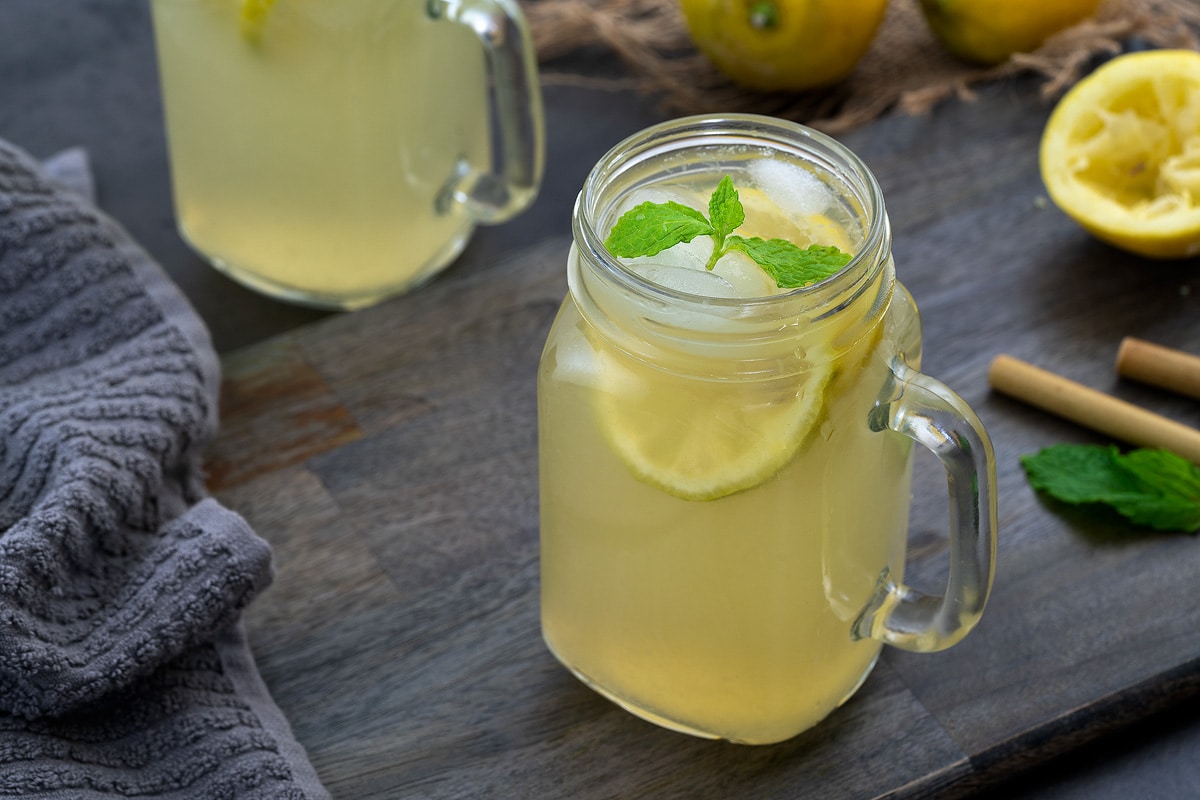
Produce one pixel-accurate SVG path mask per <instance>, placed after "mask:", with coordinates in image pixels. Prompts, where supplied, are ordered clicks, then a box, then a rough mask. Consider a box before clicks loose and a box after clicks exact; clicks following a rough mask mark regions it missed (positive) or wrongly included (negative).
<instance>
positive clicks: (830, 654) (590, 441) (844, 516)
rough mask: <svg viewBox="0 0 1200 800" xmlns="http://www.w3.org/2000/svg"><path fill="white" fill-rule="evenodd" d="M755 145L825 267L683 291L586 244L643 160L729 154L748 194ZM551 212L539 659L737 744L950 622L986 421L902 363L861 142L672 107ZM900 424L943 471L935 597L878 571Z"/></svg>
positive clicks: (885, 240) (672, 721)
mask: <svg viewBox="0 0 1200 800" xmlns="http://www.w3.org/2000/svg"><path fill="white" fill-rule="evenodd" d="M764 160H767V161H774V162H787V164H789V165H791V166H789V167H788V169H791V168H792V167H795V168H796V169H799V170H803V171H804V174H801V173H797V172H794V171H793V172H792V173H790V174H791V175H793V176H795V177H796V178H803V179H804V180H802V181H799V180H798V181H793V184H795V183H804V182H806V181H807V182H810V183H811V182H812V181H813V179H814V178H815V179H817V180H819V181H820V182H821V184H822V185H823V186H824V187H825V188H823V189H821V190H820V192H818V194H820V193H824V195H827V196H828V198H830V204H829V205H828V207H827V208H826V209H825V210H824V211H822V212H821V213H820V214H817V215H814V216H813V219H816V220H817V221H818V222H819V223H820V226H824V227H823V230H825V232H826V233H829V232H830V231H835V232H836V231H838V230H840V231H841V234H844V235H845V236H846V240H845V241H849V242H851V243H854V244H853V246H852V248H851V249H852V251H853V252H854V256H853V259H852V260H851V261H850V262H849V264H847V265H846V266H845V267H844V268H843V269H842V270H841V271H840V272H839V273H837V274H836V275H834V276H833V277H831V278H829V279H827V280H825V281H823V282H820V283H817V284H815V285H812V286H808V287H806V288H801V289H796V290H793V291H790V292H787V293H783V294H778V295H774V296H767V297H751V298H740V297H724V298H720V297H711V296H700V295H699V294H695V293H689V292H688V291H685V290H682V289H680V288H679V287H676V288H668V287H666V286H663V285H660V284H659V283H656V282H654V281H651V280H648V279H647V278H646V275H647V274H651V273H652V272H653V271H654V270H655V269H658V270H660V271H661V270H662V269H663V268H662V267H659V266H655V265H650V266H647V265H646V264H645V263H642V264H640V265H635V264H627V263H622V262H621V261H618V260H617V259H615V258H613V256H612V255H611V254H610V253H609V252H608V250H607V249H606V248H605V246H604V243H603V242H604V238H605V235H606V233H607V231H608V229H609V228H611V226H612V225H613V223H614V222H615V220H616V218H617V216H619V215H620V213H621V212H622V211H623V210H624V209H627V208H629V207H630V206H632V205H634V204H635V203H636V202H639V200H640V199H645V198H646V197H650V199H652V200H653V199H654V193H655V192H656V191H660V190H661V187H662V186H663V184H664V183H665V184H668V185H669V186H668V188H669V189H670V190H671V191H672V192H676V194H675V195H674V196H676V197H677V196H678V194H677V193H678V192H680V191H692V190H693V188H695V189H701V188H703V189H704V191H703V192H702V193H698V194H697V196H698V197H700V196H703V197H707V191H708V190H711V188H712V187H713V186H714V185H715V184H716V183H717V180H718V179H719V178H720V177H721V176H722V175H724V174H729V175H731V176H732V177H733V180H734V183H735V185H737V187H738V188H739V190H740V191H741V193H742V196H743V198H744V199H746V200H747V202H748V203H749V202H751V201H754V202H755V203H758V205H760V206H761V202H760V200H756V199H755V198H756V196H757V197H758V198H761V197H763V196H767V197H770V194H771V192H772V191H774V189H772V188H770V187H766V188H762V189H760V188H757V187H755V186H754V182H755V176H756V175H757V174H758V171H760V170H759V167H758V166H756V164H760V165H761V163H762V162H763V161H764ZM773 169H776V168H775V167H773ZM776 171H777V169H776ZM764 174H765V173H764ZM777 183H778V182H777ZM776 188H778V185H777V186H776ZM779 191H781V192H784V191H791V190H790V189H789V188H788V187H786V186H784V187H783V188H782V189H779ZM756 193H757V194H756ZM635 195H637V196H638V199H635ZM660 201H661V200H660ZM805 202H807V201H805ZM691 205H693V206H694V207H702V203H700V202H695V203H692V204H691ZM753 213H755V212H754V211H753V210H750V209H748V210H747V216H746V219H747V221H749V220H750V218H751V216H752V214H753ZM573 232H574V243H573V246H572V248H571V252H570V255H569V259H568V266H567V278H568V285H569V293H568V296H567V297H566V299H565V300H564V302H563V304H562V307H561V308H560V311H559V313H558V316H557V317H556V319H555V322H554V325H553V327H552V328H551V331H550V333H549V337H548V340H547V342H546V346H545V350H544V352H543V356H542V361H541V366H540V369H539V378H538V381H539V382H538V420H539V422H538V432H539V434H538V435H539V450H540V453H539V472H540V482H541V489H540V495H541V500H540V502H541V533H540V535H541V581H542V589H541V590H542V630H543V635H544V638H545V640H546V642H547V644H548V646H549V647H550V649H551V650H552V652H553V653H554V654H555V655H556V656H557V657H558V659H559V660H560V661H562V662H563V664H565V665H566V666H567V667H568V668H569V669H571V670H572V671H573V672H574V673H575V674H576V675H577V676H578V677H579V678H581V679H582V680H583V681H584V682H585V683H587V684H588V685H590V686H591V687H593V688H594V689H596V690H597V691H599V692H600V693H601V694H603V695H605V696H606V697H608V698H610V699H612V700H614V701H616V702H617V703H618V704H620V705H621V706H623V707H625V708H626V709H628V710H630V711H632V712H634V713H635V714H638V715H639V716H642V717H644V718H646V719H649V720H651V721H653V722H656V723H658V724H660V725H663V726H666V727H669V728H672V729H675V730H679V731H683V732H686V733H691V734H695V735H699V736H705V737H712V738H723V739H728V740H731V741H737V742H744V743H754V744H760V743H770V742H777V741H781V740H783V739H787V738H790V737H792V736H794V735H796V734H797V733H799V732H801V731H803V730H805V729H807V728H809V727H811V726H813V725H815V724H816V723H817V722H819V721H820V720H821V719H823V718H824V717H825V716H827V715H828V714H829V713H830V712H831V711H832V710H833V709H834V708H836V707H837V706H839V705H840V704H841V703H843V702H844V701H845V700H846V699H848V698H849V697H850V696H851V695H852V694H853V693H854V692H855V691H856V690H857V688H858V687H859V686H860V685H861V684H862V682H863V681H864V680H865V679H866V677H867V675H868V674H869V672H870V671H871V669H872V667H873V666H874V664H875V661H876V659H877V658H878V657H879V654H880V650H881V648H882V645H883V643H888V644H891V645H894V646H897V647H900V648H903V649H907V650H915V651H936V650H940V649H943V648H945V647H949V646H951V645H953V644H954V643H956V642H957V641H959V640H960V639H961V638H962V637H963V636H965V635H966V634H967V632H968V631H969V630H970V629H971V628H972V627H973V626H974V625H975V623H976V621H977V620H978V619H979V617H980V614H981V613H982V611H983V607H984V604H985V602H986V600H987V597H988V594H989V591H990V587H991V583H992V577H993V574H994V558H995V551H996V502H995V498H994V495H993V487H994V486H995V465H994V462H993V455H992V448H991V443H990V441H989V439H988V436H987V434H986V432H985V431H984V429H983V426H982V424H981V423H980V422H979V420H978V418H977V417H976V415H975V414H974V412H973V411H972V410H971V409H970V408H969V407H968V406H967V404H966V403H965V402H964V401H963V400H962V399H961V398H959V397H958V395H956V394H955V393H954V392H953V391H951V390H950V389H948V388H947V387H945V386H944V385H943V384H941V383H939V382H937V381H935V380H933V379H931V378H929V377H927V376H925V375H923V374H921V373H920V372H918V371H917V370H918V368H919V361H920V354H921V327H920V320H919V316H918V313H917V309H916V307H915V305H914V303H913V301H912V298H911V296H910V295H909V294H908V292H907V290H905V289H904V287H903V286H902V285H901V284H900V283H899V282H898V281H897V280H896V277H895V272H894V265H893V261H892V256H891V231H890V227H889V224H888V219H887V214H886V212H885V209H884V202H883V197H882V194H881V192H880V189H879V186H878V184H877V182H876V180H875V178H874V176H873V175H872V174H871V172H870V171H869V170H868V168H867V167H866V165H865V164H864V163H863V162H862V161H861V160H860V159H859V158H858V157H857V156H855V155H854V154H853V153H852V152H850V151H849V150H848V149H846V148H845V147H844V146H842V145H841V144H840V143H838V142H837V141H835V140H833V139H831V138H829V137H827V136H824V135H822V134H820V133H818V132H816V131H812V130H810V129H807V128H805V127H803V126H800V125H796V124H792V123H788V122H784V121H781V120H777V119H771V118H766V117H758V116H752V115H727V116H718V117H694V118H686V119H682V120H677V121H673V122H669V123H665V124H663V125H660V126H657V127H654V128H650V129H648V130H646V131H643V132H642V133H639V134H636V135H634V136H633V137H631V138H629V139H627V140H626V141H624V142H622V143H621V144H619V145H617V146H616V147H615V148H613V149H612V150H611V151H610V152H609V153H608V154H607V155H606V156H605V157H604V158H602V159H601V160H600V162H599V163H597V165H596V166H595V168H594V169H593V170H592V172H591V173H590V174H589V175H588V177H587V179H586V181H585V183H584V186H583V188H582V191H581V192H580V195H579V198H578V199H577V201H576V206H575V212H574V219H573ZM841 234H839V235H841ZM648 260H649V261H654V259H648ZM701 263H702V262H701ZM660 274H662V273H661V272H660ZM702 277H703V276H702ZM914 441H915V442H918V443H920V444H922V445H924V446H925V447H927V448H929V449H930V450H932V451H933V453H934V454H935V455H936V456H937V458H938V459H939V460H940V461H941V463H942V464H943V465H944V467H945V469H946V474H947V479H948V483H949V489H950V514H949V520H950V529H951V530H950V561H951V563H950V572H949V581H948V586H947V587H946V590H945V593H944V595H943V596H929V595H924V594H921V593H919V592H918V591H916V590H914V589H913V588H911V587H909V586H907V585H905V584H904V583H903V575H904V565H905V551H906V539H907V530H908V512H909V504H910V500H911V497H910V479H911V458H912V452H911V445H912V443H913V442H914Z"/></svg>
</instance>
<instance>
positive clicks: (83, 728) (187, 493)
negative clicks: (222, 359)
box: [0, 141, 329, 800]
mask: <svg viewBox="0 0 1200 800" xmlns="http://www.w3.org/2000/svg"><path fill="white" fill-rule="evenodd" d="M87 174H88V173H87V170H86V163H85V162H84V161H83V160H82V159H80V158H79V154H78V153H76V154H74V156H67V157H64V158H61V159H58V160H57V161H56V162H55V163H54V166H53V168H52V169H50V170H49V171H47V169H43V167H42V165H39V164H38V163H36V162H34V161H33V160H32V159H30V158H29V157H28V156H27V155H26V154H24V153H23V152H21V151H20V150H18V149H17V148H15V147H13V146H11V145H9V144H7V143H5V142H3V141H0V797H22V798H47V799H50V798H53V799H54V800H59V799H60V798H61V799H62V800H66V799H67V798H70V800H98V799H99V798H123V797H140V798H147V797H154V798H170V799H174V798H213V799H214V800H215V799H216V798H222V799H223V800H234V799H235V798H237V799H240V798H289V799H293V800H317V798H328V797H329V795H328V793H327V792H326V791H325V789H324V788H323V787H322V786H321V785H320V783H319V781H318V780H317V777H316V774H315V772H314V771H313V769H312V767H311V765H310V764H309V762H308V759H307V756H306V754H305V753H304V751H303V749H302V748H301V747H300V745H299V744H298V743H297V742H296V741H295V739H294V738H293V736H292V733H291V730H290V728H289V727H288V724H287V721H286V720H285V719H284V717H283V715H282V714H281V713H280V712H279V710H278V708H277V707H276V706H275V704H274V702H273V701H272V700H271V698H270V695H269V694H268V692H267V690H266V687H265V686H264V685H263V683H262V681H261V679H260V677H259V674H258V671H257V668H256V667H255V665H254V661H253V659H252V657H251V654H250V651H249V648H248V647H247V644H246V641H245V638H244V635H243V633H242V629H241V627H240V621H239V619H240V612H241V611H242V609H244V608H245V606H246V605H247V604H248V603H249V602H250V601H251V599H253V598H254V596H255V595H256V594H257V593H258V592H259V591H261V590H262V589H263V588H265V587H266V586H267V584H268V583H269V582H270V580H271V576H272V566H271V552H270V549H269V547H268V546H267V544H266V543H265V542H264V541H263V540H261V539H260V538H259V537H257V536H256V535H255V534H254V532H253V531H252V530H251V529H250V528H249V526H248V525H247V524H246V522H245V521H244V520H243V519H242V518H241V517H239V516H238V515H237V514H235V513H233V512H231V511H229V510H228V509H225V508H223V507H222V506H221V505H220V504H219V503H217V502H216V501H215V500H213V499H212V498H210V497H207V496H206V493H205V491H204V487H203V484H202V476H201V471H200V455H201V450H202V448H203V447H204V445H205V444H206V443H207V442H208V441H209V440H210V439H211V437H212V436H213V434H214V433H215V431H216V425H217V396H218V386H219V377H220V376H219V367H218V362H217V359H216V355H215V353H214V352H213V350H212V346H211V343H210V341H209V337H208V333H207V331H206V330H205V328H204V326H203V324H202V323H201V321H200V320H199V318H198V317H197V316H196V315H195V313H194V312H193V311H192V309H191V308H190V306H189V305H188V304H187V302H186V301H185V300H184V298H183V296H182V295H181V294H180V293H179V292H178V290H177V289H176V288H175V287H174V286H173V285H172V284H171V283H170V281H168V280H167V278H166V277H165V276H164V275H163V273H162V272H161V271H160V270H159V269H158V267H157V265H156V264H154V263H153V261H152V260H151V259H150V258H149V256H148V255H147V254H146V253H145V252H144V251H142V250H141V249H140V248H139V247H138V246H137V245H136V244H134V242H133V241H132V240H131V239H130V238H129V236H128V235H127V234H125V233H124V232H123V231H122V230H121V229H120V228H119V227H118V226H117V225H116V224H115V223H114V222H113V221H112V220H110V219H108V218H107V217H105V216H104V215H103V214H102V213H100V212H99V211H98V210H97V209H96V208H95V207H94V206H93V205H92V204H91V202H90V200H89V198H87V197H86V196H85V195H86V194H87V192H88V191H90V188H89V183H88V180H87ZM67 184H70V185H71V186H73V187H74V189H71V188H67Z"/></svg>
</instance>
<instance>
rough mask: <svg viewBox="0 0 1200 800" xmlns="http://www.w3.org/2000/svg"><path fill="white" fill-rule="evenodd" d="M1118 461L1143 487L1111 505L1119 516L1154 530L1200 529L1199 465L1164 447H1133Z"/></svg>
mask: <svg viewBox="0 0 1200 800" xmlns="http://www.w3.org/2000/svg"><path fill="white" fill-rule="evenodd" d="M1120 464H1121V466H1122V467H1123V468H1125V469H1126V470H1127V471H1128V472H1129V473H1130V474H1131V475H1133V476H1134V477H1135V478H1136V479H1137V480H1138V481H1139V482H1140V483H1141V485H1142V486H1143V487H1145V490H1146V491H1145V492H1144V493H1143V494H1139V495H1137V496H1135V497H1129V498H1122V499H1121V500H1119V501H1118V503H1117V504H1115V505H1114V507H1115V508H1116V509H1117V511H1119V512H1120V513H1121V514H1122V515H1123V516H1125V517H1128V518H1129V519H1130V520H1132V521H1133V522H1135V523H1137V524H1139V525H1147V526H1149V527H1151V528H1156V529H1158V530H1182V531H1192V532H1194V531H1197V530H1200V468H1197V467H1196V465H1195V464H1193V463H1192V462H1190V461H1188V460H1187V459H1185V458H1182V457H1181V456H1177V455H1175V454H1174V453H1171V452H1168V451H1166V450H1133V451H1131V452H1130V453H1128V454H1127V455H1125V456H1123V457H1122V458H1121V461H1120Z"/></svg>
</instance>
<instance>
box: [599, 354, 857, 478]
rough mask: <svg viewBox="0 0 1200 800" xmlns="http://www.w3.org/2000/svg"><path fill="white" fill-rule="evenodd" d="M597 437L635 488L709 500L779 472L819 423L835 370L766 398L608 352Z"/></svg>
mask: <svg viewBox="0 0 1200 800" xmlns="http://www.w3.org/2000/svg"><path fill="white" fill-rule="evenodd" d="M602 358H603V361H604V365H603V373H604V374H605V376H606V383H608V385H609V387H610V389H611V390H610V391H602V392H600V394H599V399H598V401H597V409H596V410H597V414H598V415H599V421H600V425H601V429H602V430H603V431H604V433H605V435H606V437H607V439H608V441H609V444H610V446H611V447H612V449H613V451H614V452H615V453H616V454H617V456H618V458H620V460H621V461H622V462H623V463H624V464H625V466H626V467H628V468H629V470H630V472H632V473H633V475H634V476H635V477H636V478H638V479H639V480H641V481H643V482H645V483H648V484H650V485H651V486H654V487H655V488H658V489H660V490H662V491H664V492H667V493H668V494H671V495H674V496H675V497H679V498H682V499H684V500H697V501H702V500H716V499H717V498H720V497H724V496H726V495H730V494H733V493H735V492H740V491H743V490H745V489H749V488H752V487H754V486H757V485H758V484H760V483H762V482H763V481H765V480H767V479H768V478H770V477H772V476H773V475H775V473H777V472H778V471H779V470H780V469H782V468H783V467H784V466H785V465H786V464H787V463H788V462H789V461H791V460H792V458H793V457H794V456H795V455H796V453H797V452H798V451H799V450H800V449H801V447H802V446H803V445H804V443H805V442H806V441H807V440H808V437H809V434H810V433H812V432H813V431H814V430H815V429H816V427H817V426H818V424H819V423H820V421H821V418H822V414H823V408H824V404H825V396H826V394H827V390H828V387H829V384H830V381H831V379H832V377H833V374H834V362H833V361H825V362H823V363H821V364H818V365H816V366H814V367H813V368H812V369H811V370H809V371H808V372H807V373H806V374H805V375H802V376H799V377H797V378H795V379H793V380H792V381H783V380H780V381H776V382H775V383H774V384H773V386H774V387H775V390H774V391H773V392H766V391H764V389H763V387H762V386H761V385H758V386H756V385H755V384H756V383H757V382H755V381H703V380H697V379H694V378H688V377H683V376H676V375H671V374H668V373H665V372H661V371H659V370H655V369H653V368H651V367H648V366H645V365H643V364H641V363H639V362H636V361H633V360H632V359H626V358H625V357H623V356H616V355H612V354H610V353H605V354H604V356H603V357H602Z"/></svg>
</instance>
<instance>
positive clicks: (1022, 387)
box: [988, 355, 1200, 464]
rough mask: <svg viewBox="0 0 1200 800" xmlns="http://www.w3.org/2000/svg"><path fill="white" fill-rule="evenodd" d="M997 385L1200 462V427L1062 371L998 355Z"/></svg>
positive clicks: (993, 373)
mask: <svg viewBox="0 0 1200 800" xmlns="http://www.w3.org/2000/svg"><path fill="white" fill-rule="evenodd" d="M988 380H989V381H990V383H991V385H992V388H994V389H996V390H997V391H999V392H1003V393H1004V394H1007V395H1010V396H1012V397H1015V398H1017V399H1018V400H1024V401H1025V402H1027V403H1029V404H1030V405H1033V406H1037V407H1038V408H1041V409H1042V410H1044V411H1049V412H1050V413H1052V414H1057V415H1059V416H1061V417H1064V418H1066V419H1069V420H1071V421H1073V422H1076V423H1079V424H1080V425H1084V426H1086V427H1089V428H1092V429H1094V430H1097V431H1100V432H1101V433H1105V434H1108V435H1109V436H1112V437H1113V438H1116V439H1120V440H1121V441H1124V442H1128V443H1130V444H1133V445H1137V446H1139V447H1160V448H1162V449H1164V450H1170V451H1171V452H1173V453H1176V454H1177V455H1180V456H1182V457H1183V458H1186V459H1187V460H1189V461H1191V462H1193V463H1197V464H1200V431H1197V430H1196V429H1194V428H1190V427H1188V426H1187V425H1183V424H1181V423H1178V422H1174V421H1173V420H1169V419H1167V418H1166V417H1162V416H1159V415H1158V414H1153V413H1151V412H1149V411H1146V410H1145V409H1143V408H1139V407H1137V406H1135V405H1133V404H1132V403H1127V402H1125V401H1124V400H1118V399H1117V398H1115V397H1111V396H1109V395H1106V394H1104V393H1102V392H1098V391H1096V390H1095V389H1089V388H1088V387H1086V386H1083V385H1081V384H1078V383H1075V382H1074V381H1070V380H1068V379H1066V378H1064V377H1062V376H1060V375H1055V374H1054V373H1052V372H1047V371H1046V370H1044V369H1039V368H1038V367H1035V366H1032V365H1031V364H1027V363H1025V362H1024V361H1020V360H1018V359H1016V358H1013V357H1012V356H1007V355H999V356H996V358H995V359H993V361H992V365H991V368H990V369H989V370H988Z"/></svg>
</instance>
